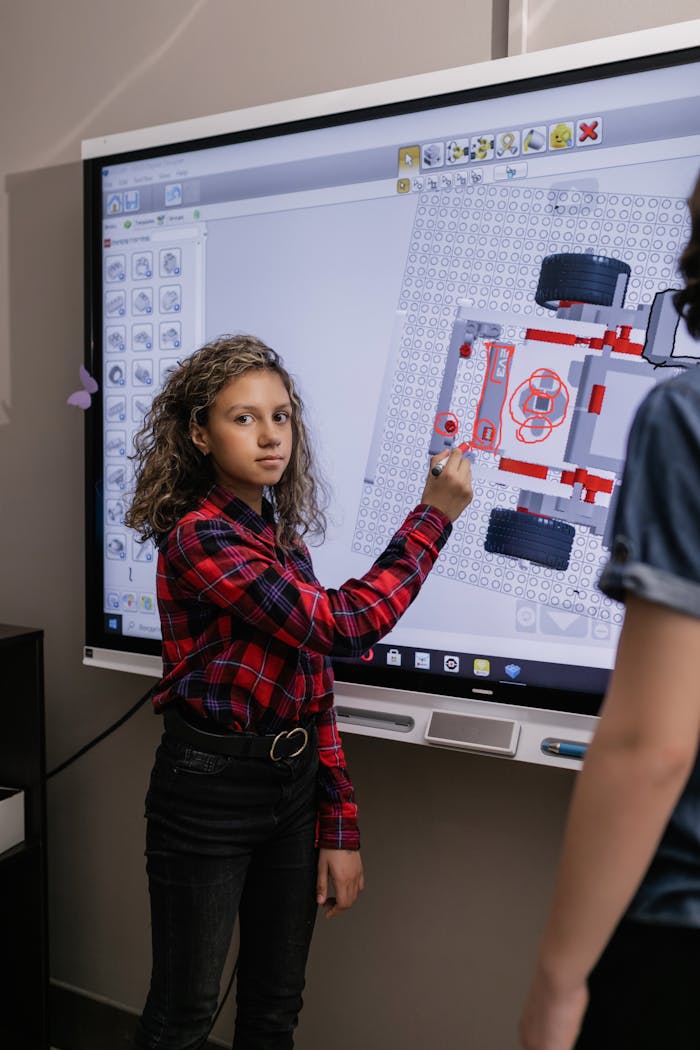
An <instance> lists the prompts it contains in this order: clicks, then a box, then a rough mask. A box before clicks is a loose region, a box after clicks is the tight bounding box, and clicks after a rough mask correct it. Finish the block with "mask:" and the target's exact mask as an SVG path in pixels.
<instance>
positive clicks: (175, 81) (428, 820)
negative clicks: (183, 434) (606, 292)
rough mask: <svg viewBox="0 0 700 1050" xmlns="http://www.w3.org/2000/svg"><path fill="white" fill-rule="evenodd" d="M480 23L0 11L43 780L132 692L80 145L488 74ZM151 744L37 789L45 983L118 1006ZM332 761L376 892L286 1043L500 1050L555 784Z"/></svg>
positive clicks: (469, 9) (2, 343) (133, 7)
mask: <svg viewBox="0 0 700 1050" xmlns="http://www.w3.org/2000/svg"><path fill="white" fill-rule="evenodd" d="M677 6H679V7H682V6H683V5H682V4H678V5H677ZM568 8H569V5H568V3H565V2H564V0H562V2H561V3H559V4H558V5H557V4H555V5H554V9H555V10H554V13H553V14H552V18H554V16H555V14H556V12H557V11H559V12H563V11H564V10H568ZM618 8H619V5H618ZM618 8H616V11H617V9H618ZM667 9H668V5H667ZM495 10H496V12H497V23H498V19H501V20H502V19H504V18H505V17H506V15H507V11H506V8H505V6H504V5H503V4H496V5H495ZM613 14H615V17H617V14H616V13H615V12H613ZM611 17H612V15H611ZM562 24H563V21H562ZM606 24H607V23H606V21H605V19H604V18H603V19H599V20H598V22H597V26H596V28H597V30H598V31H600V32H605V31H606ZM635 27H636V23H635V20H634V18H633V16H632V14H631V13H630V17H629V18H628V20H627V22H626V24H625V25H624V26H620V25H618V24H617V23H615V30H614V31H618V30H619V29H621V28H635ZM493 28H494V27H493V26H492V22H491V3H490V0H481V2H475V0H472V2H471V3H466V2H464V0H431V3H430V4H429V5H428V4H426V3H425V0H401V2H391V3H389V2H382V0H353V3H352V4H348V3H345V2H343V0H295V2H294V3H288V2H284V0H275V2H273V0H256V3H255V4H243V3H234V2H224V0H208V2H202V0H199V2H196V3H192V2H190V0H141V2H139V3H137V2H135V0H123V2H122V3H120V4H108V3H105V2H97V3H96V2H95V0H62V2H61V3H60V4H57V3H52V2H50V0H4V2H1V3H0V49H1V50H0V99H2V104H1V109H0V165H2V174H3V176H4V179H5V193H4V194H3V195H2V197H1V198H0V201H1V205H2V206H1V207H0V263H2V267H1V269H0V318H2V320H1V321H0V403H4V405H5V413H6V415H5V417H4V418H1V419H0V478H1V479H2V492H3V500H2V503H1V504H0V552H2V554H1V555H0V557H1V558H2V561H1V562H0V620H2V621H4V622H8V623H24V624H28V625H31V626H36V627H40V628H43V629H44V630H45V632H46V692H47V718H48V757H49V764H50V765H54V764H56V763H57V762H59V761H60V760H62V759H63V758H64V757H66V756H67V755H68V754H70V753H72V751H73V750H75V749H76V748H77V747H79V746H80V745H81V744H82V743H83V742H84V741H86V740H87V739H89V738H90V737H92V736H93V735H94V734H96V733H97V732H99V731H100V730H101V729H102V728H103V727H104V726H106V725H107V724H108V723H110V722H111V721H112V720H114V719H115V718H117V717H118V716H119V715H120V714H121V713H122V712H123V711H124V710H126V708H127V707H129V706H130V705H131V704H132V703H133V702H134V700H135V699H136V698H137V697H138V695H139V694H140V693H141V692H142V691H144V690H145V689H146V687H147V686H148V685H149V684H150V682H149V681H148V680H146V679H140V678H137V677H133V676H128V675H119V674H116V673H113V672H107V671H100V670H95V669H90V670H88V669H85V668H83V667H82V665H81V663H80V654H81V644H82V640H83V613H82V608H83V563H82V550H83V542H84V535H83V519H82V513H83V508H82V477H81V474H82V423H83V420H82V417H81V414H80V413H79V412H78V411H77V410H75V409H71V408H69V407H67V406H66V404H65V399H66V397H67V395H68V394H69V393H70V392H71V391H72V390H73V389H75V387H76V383H77V371H78V365H79V363H80V362H81V360H82V357H83V347H82V343H83V329H82V270H81V266H82V259H81V254H82V225H81V223H82V217H81V171H80V165H79V160H78V158H79V141H80V139H81V138H82V137H90V136H95V135H99V134H108V133H110V132H115V131H121V130H127V129H129V128H132V127H139V126H143V125H148V124H155V123H162V122H167V121H171V120H175V119H181V118H185V117H192V116H197V115H200V114H204V113H209V112H219V111H223V110H228V109H235V108H239V107H241V106H247V105H252V104H256V103H261V102H265V101H270V100H275V99H280V98H285V97H294V96H298V95H303V94H309V93H313V92H317V91H324V90H329V89H333V88H338V87H344V86H350V85H354V84H359V83H363V82H371V81H374V80H380V79H388V78H392V77H396V76H400V75H404V74H409V73H415V72H423V71H427V70H431V69H437V68H441V67H450V66H456V65H460V64H464V63H469V62H472V61H477V60H482V59H486V58H488V57H489V56H490V54H491V46H492V39H494V40H496V39H497V38H498V36H499V32H501V31H502V30H503V23H502V24H500V25H499V24H497V25H496V30H497V31H498V32H496V33H493ZM569 32H570V36H569V38H568V39H574V37H576V36H577V35H580V27H577V26H573V27H571V26H569ZM501 36H502V33H501ZM560 39H563V38H560ZM3 260H5V262H3ZM158 731H159V730H158V724H157V720H156V719H155V718H153V717H152V716H151V715H150V714H149V713H148V712H147V711H145V710H144V711H141V712H140V713H139V714H138V715H137V716H136V717H135V718H134V719H133V720H132V721H131V722H129V723H128V724H127V725H126V726H125V727H123V728H122V729H121V730H120V731H119V732H118V733H117V734H116V735H114V736H113V737H111V738H109V740H107V741H106V742H105V743H103V744H102V745H100V747H99V748H97V749H96V750H95V751H92V752H91V753H90V754H89V755H87V756H86V757H85V758H83V759H82V760H81V761H80V762H78V763H77V764H76V765H75V766H73V767H71V768H70V769H69V770H67V771H66V772H65V773H63V774H61V775H60V776H59V777H57V778H56V779H55V780H52V781H51V782H50V786H49V816H50V849H51V852H50V884H51V901H50V903H51V942H52V965H51V971H52V975H53V977H54V978H55V979H57V980H59V981H62V982H65V983H67V984H69V985H71V986H74V987H76V988H79V989H82V990H84V991H86V992H87V993H89V994H91V995H96V996H101V997H105V998H107V999H109V1000H111V1001H114V1002H117V1003H122V1004H124V1005H126V1006H127V1007H128V1008H130V1009H133V1010H137V1009H139V1008H140V1006H141V1003H142V1000H143V997H144V994H145V990H146V981H147V974H148V967H149V955H150V951H149V945H148V911H147V900H146V890H145V878H144V872H143V857H142V848H143V847H142V841H143V822H142V798H143V794H144V790H145V785H146V779H147V775H148V769H149V765H150V761H151V757H152V752H153V748H154V745H155V743H156V740H157V736H158ZM347 752H348V757H349V760H350V763H351V768H352V770H353V773H354V777H355V780H356V784H357V789H358V794H359V798H360V802H361V805H362V813H363V827H364V851H365V859H366V864H367V869H368V890H367V892H366V894H365V896H364V898H363V900H362V902H361V904H360V905H359V907H358V908H357V909H356V912H355V914H353V915H351V916H345V917H343V919H342V920H340V921H338V922H334V923H329V924H326V923H320V926H319V930H318V934H317V938H316V941H315V945H314V949H313V958H312V962H311V966H310V973H309V988H308V996H307V1007H306V1010H305V1012H304V1015H303V1021H302V1027H301V1034H300V1039H299V1045H300V1048H301V1050H327V1047H328V1045H329V1038H328V1036H329V1032H331V1031H332V1032H333V1045H334V1046H335V1048H336V1050H357V1048H358V1047H360V1046H361V1047H362V1048H363V1050H380V1048H382V1050H383V1048H386V1047H394V1046H402V1047H403V1048H405V1050H419V1048H421V1050H423V1048H424V1047H425V1046H426V1045H429V1044H430V1043H432V1042H434V1041H435V1040H437V1041H438V1042H440V1043H441V1044H442V1045H445V1046H449V1047H452V1046H455V1047H456V1046H458V1045H459V1046H461V1045H468V1046H474V1047H478V1048H479V1050H510V1048H513V1047H515V1037H514V1034H513V1033H514V1024H515V1017H516V1014H517V1009H518V1004H519V1002H520V1000H521V997H522V994H523V991H524V985H525V981H526V970H527V965H528V961H529V959H530V957H531V954H532V950H533V945H534V941H535V937H536V931H537V927H538V924H539V922H540V920H541V916H542V913H543V909H544V904H545V900H546V894H547V890H548V887H549V884H550V880H551V873H552V867H553V861H554V858H555V854H556V851H557V849H558V842H559V837H560V833H561V827H562V821H563V815H564V811H565V807H566V804H567V801H568V797H569V791H570V787H571V777H570V775H568V774H566V773H563V772H560V771H552V770H545V769H542V768H539V767H527V766H522V765H509V764H508V763H505V762H499V761H497V760H488V759H483V758H477V757H469V756H466V755H459V754H454V753H450V752H436V751H430V750H428V749H425V748H414V747H411V746H407V745H399V744H394V743H389V742H384V741H375V740H371V739H367V738H353V737H348V738H347ZM231 1019H232V1011H231V1008H230V1005H229V1006H227V1008H226V1010H225V1011H224V1014H223V1016H222V1019H221V1021H220V1023H219V1025H218V1027H217V1035H219V1036H221V1037H222V1038H225V1037H226V1034H227V1033H228V1032H230V1028H231Z"/></svg>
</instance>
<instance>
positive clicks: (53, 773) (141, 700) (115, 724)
mask: <svg viewBox="0 0 700 1050" xmlns="http://www.w3.org/2000/svg"><path fill="white" fill-rule="evenodd" d="M155 689H156V686H155V685H152V686H151V688H150V689H149V690H148V692H146V693H144V694H143V696H141V697H139V699H138V700H137V701H136V703H135V704H134V705H133V707H130V708H129V710H128V711H126V712H125V713H124V714H123V715H122V716H121V718H118V719H117V721H116V722H113V723H112V725H111V726H108V727H107V729H105V730H104V731H103V732H102V733H100V734H99V736H96V737H94V738H93V739H92V740H89V741H88V743H87V744H84V745H83V747H81V748H80V749H79V750H78V751H76V752H75V754H73V755H71V756H70V758H67V759H66V760H65V762H61V763H60V764H59V765H57V766H54V768H53V769H51V770H49V772H48V773H47V774H46V779H47V780H49V779H50V778H51V777H55V776H56V774H57V773H62V772H63V770H64V769H67V768H68V766H72V765H73V763H74V762H77V760H78V759H79V758H82V756H83V755H85V754H87V752H88V751H90V750H92V748H93V747H95V746H96V745H97V744H99V743H101V741H103V740H105V739H106V738H107V737H108V736H109V735H110V734H111V733H113V732H114V731H115V730H116V729H119V727H120V726H123V725H124V723H125V722H128V721H129V719H130V718H131V717H132V715H135V714H136V712H137V711H138V710H139V708H140V707H143V705H144V704H145V703H147V702H148V701H149V700H150V699H151V697H152V695H153V693H154V691H155Z"/></svg>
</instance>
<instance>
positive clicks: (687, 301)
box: [673, 176, 700, 339]
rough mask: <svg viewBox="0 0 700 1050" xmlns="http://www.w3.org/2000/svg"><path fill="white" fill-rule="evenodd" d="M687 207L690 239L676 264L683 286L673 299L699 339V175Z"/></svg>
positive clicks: (691, 330)
mask: <svg viewBox="0 0 700 1050" xmlns="http://www.w3.org/2000/svg"><path fill="white" fill-rule="evenodd" d="M688 207H689V208H690V240H689V241H688V243H687V245H686V246H685V249H684V251H683V254H682V255H681V258H680V262H679V264H678V268H679V270H680V272H681V274H682V276H683V279H684V281H685V288H682V289H681V291H680V292H676V294H675V295H674V297H673V301H674V303H675V305H676V308H677V310H678V312H679V313H681V314H683V316H684V318H685V323H686V324H687V325H688V331H689V332H690V334H691V336H692V337H693V338H694V339H700V176H699V177H698V180H697V182H696V183H695V188H694V189H693V191H692V193H691V194H690V197H689V198H688Z"/></svg>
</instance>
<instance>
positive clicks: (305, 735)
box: [270, 726, 309, 762]
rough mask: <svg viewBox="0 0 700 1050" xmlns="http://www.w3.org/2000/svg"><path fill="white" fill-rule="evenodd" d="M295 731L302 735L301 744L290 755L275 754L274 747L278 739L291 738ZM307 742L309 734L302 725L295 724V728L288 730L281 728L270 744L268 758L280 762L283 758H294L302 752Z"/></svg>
mask: <svg viewBox="0 0 700 1050" xmlns="http://www.w3.org/2000/svg"><path fill="white" fill-rule="evenodd" d="M295 733H301V735H302V741H301V744H300V745H299V747H298V748H297V749H296V751H292V753H291V755H276V754H275V747H276V746H277V742H278V740H291V739H292V737H293V736H294V734H295ZM308 742H309V734H308V733H307V731H306V730H305V729H304V727H303V726H297V727H296V729H290V730H289V732H286V731H285V730H282V732H281V733H278V734H277V736H276V737H275V739H274V740H273V741H272V743H271V744H270V758H271V759H272V761H273V762H281V761H282V759H283V758H296V757H297V755H300V754H301V753H302V751H303V750H304V748H305V747H306V745H307V744H308Z"/></svg>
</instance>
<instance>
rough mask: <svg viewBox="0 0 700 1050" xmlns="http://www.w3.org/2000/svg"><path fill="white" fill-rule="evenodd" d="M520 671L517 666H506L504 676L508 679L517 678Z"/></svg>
mask: <svg viewBox="0 0 700 1050" xmlns="http://www.w3.org/2000/svg"><path fill="white" fill-rule="evenodd" d="M521 670H522V668H520V667H518V665H517V664H506V674H507V675H508V677H509V678H517V677H518V675H519V674H520V671H521Z"/></svg>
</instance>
